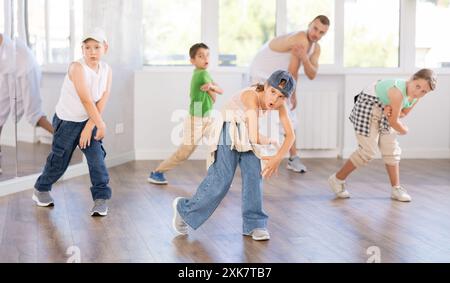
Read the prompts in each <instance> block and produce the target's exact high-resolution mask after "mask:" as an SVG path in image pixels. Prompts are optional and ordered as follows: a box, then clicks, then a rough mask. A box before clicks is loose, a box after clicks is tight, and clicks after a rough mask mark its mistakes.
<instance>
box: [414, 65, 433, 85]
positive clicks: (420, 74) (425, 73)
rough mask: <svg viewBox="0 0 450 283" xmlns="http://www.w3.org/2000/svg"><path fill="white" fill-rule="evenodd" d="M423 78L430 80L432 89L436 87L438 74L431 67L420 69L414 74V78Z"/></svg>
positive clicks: (429, 83)
mask: <svg viewBox="0 0 450 283" xmlns="http://www.w3.org/2000/svg"><path fill="white" fill-rule="evenodd" d="M418 79H423V80H426V81H427V82H428V85H429V86H430V89H431V90H434V89H435V88H436V74H435V73H434V72H433V70H430V69H420V70H419V71H417V72H416V73H415V74H414V75H413V76H412V80H418Z"/></svg>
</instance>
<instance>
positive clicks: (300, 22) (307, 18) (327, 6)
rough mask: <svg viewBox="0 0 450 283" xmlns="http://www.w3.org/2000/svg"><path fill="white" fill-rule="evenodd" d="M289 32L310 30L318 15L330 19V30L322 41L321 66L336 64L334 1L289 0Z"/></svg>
mask: <svg viewBox="0 0 450 283" xmlns="http://www.w3.org/2000/svg"><path fill="white" fill-rule="evenodd" d="M286 5H287V6H286V8H287V32H296V31H300V30H306V29H308V24H309V23H310V22H311V21H312V20H313V19H314V18H315V17H316V16H318V15H325V16H327V17H328V18H329V19H330V28H329V29H328V32H327V34H326V35H325V36H324V37H322V39H321V40H320V47H321V52H320V58H319V63H320V64H334V26H335V24H334V22H335V21H334V0H304V1H299V0H287V3H286Z"/></svg>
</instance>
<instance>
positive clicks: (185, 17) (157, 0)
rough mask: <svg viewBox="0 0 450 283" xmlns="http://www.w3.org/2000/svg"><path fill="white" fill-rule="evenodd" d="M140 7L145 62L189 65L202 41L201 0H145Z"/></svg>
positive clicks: (150, 63) (149, 63)
mask: <svg viewBox="0 0 450 283" xmlns="http://www.w3.org/2000/svg"><path fill="white" fill-rule="evenodd" d="M143 9H144V10H143V22H144V64H147V65H188V64H189V48H190V47H191V46H192V45H193V44H195V43H198V42H200V41H201V37H200V33H201V0H144V2H143ZM205 43H206V44H208V43H207V42H205Z"/></svg>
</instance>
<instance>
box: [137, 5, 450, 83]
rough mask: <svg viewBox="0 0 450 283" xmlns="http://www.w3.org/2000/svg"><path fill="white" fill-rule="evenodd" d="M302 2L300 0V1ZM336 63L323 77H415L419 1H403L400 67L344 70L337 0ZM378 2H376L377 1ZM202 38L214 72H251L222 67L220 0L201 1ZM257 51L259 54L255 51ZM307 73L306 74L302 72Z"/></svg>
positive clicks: (280, 25)
mask: <svg viewBox="0 0 450 283" xmlns="http://www.w3.org/2000/svg"><path fill="white" fill-rule="evenodd" d="M299 1H300V0H299ZM334 1H335V4H334V19H335V23H334V25H335V34H334V40H335V45H334V64H325V65H321V66H320V70H319V73H320V74H324V75H327V74H354V73H357V74H411V73H413V72H414V71H415V70H417V67H416V66H415V61H416V60H415V56H416V46H415V32H416V28H415V25H416V0H400V15H399V17H400V22H399V51H398V52H399V54H398V56H399V65H398V67H393V68H379V67H376V68H371V67H344V62H343V60H344V29H345V27H344V17H345V10H344V6H345V0H334ZM374 1H375V0H374ZM201 9H202V11H208V12H207V13H201V39H202V41H204V42H207V44H208V46H209V47H210V58H211V61H210V69H211V70H215V71H221V72H247V69H248V67H240V66H235V67H234V66H233V67H228V66H219V65H218V64H219V62H218V58H219V0H201ZM286 10H287V2H286V0H277V1H276V35H281V34H285V33H286V30H287V20H286V14H287V11H286ZM255 52H256V51H255ZM143 67H144V69H150V70H161V71H165V70H173V68H176V69H177V70H186V71H191V69H192V68H191V67H190V66H148V65H144V66H143ZM434 70H436V71H437V72H438V73H443V74H450V68H437V69H436V68H434ZM301 72H303V71H301Z"/></svg>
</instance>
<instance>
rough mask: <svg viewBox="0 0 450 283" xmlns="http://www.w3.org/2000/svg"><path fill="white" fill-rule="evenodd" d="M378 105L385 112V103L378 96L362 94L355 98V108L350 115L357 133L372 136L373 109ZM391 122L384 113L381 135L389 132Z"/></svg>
mask: <svg viewBox="0 0 450 283" xmlns="http://www.w3.org/2000/svg"><path fill="white" fill-rule="evenodd" d="M374 105H377V106H378V107H380V108H381V111H382V112H383V110H384V108H383V103H382V102H381V101H380V100H379V99H378V97H376V96H372V95H369V94H366V93H363V92H361V93H360V94H358V95H357V96H355V106H354V107H353V109H352V113H350V117H349V119H350V121H351V122H352V123H353V127H354V128H355V132H356V133H357V134H359V135H363V136H366V137H368V136H369V134H370V121H371V119H372V108H373V106H374ZM389 128H390V126H389V122H388V120H387V117H386V116H385V115H384V113H383V114H382V116H381V120H380V133H388V132H389Z"/></svg>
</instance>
